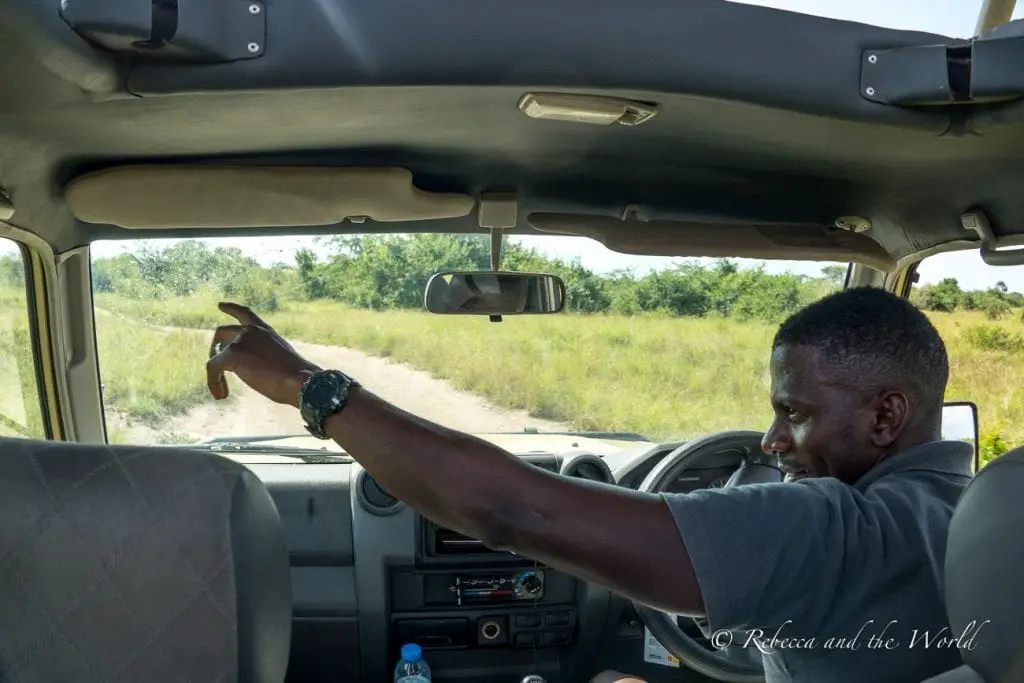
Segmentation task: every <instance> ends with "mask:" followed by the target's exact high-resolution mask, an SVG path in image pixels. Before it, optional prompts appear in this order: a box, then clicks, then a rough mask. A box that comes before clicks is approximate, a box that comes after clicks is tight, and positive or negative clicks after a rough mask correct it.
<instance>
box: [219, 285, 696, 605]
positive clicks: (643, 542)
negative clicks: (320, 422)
mask: <svg viewBox="0 0 1024 683" xmlns="http://www.w3.org/2000/svg"><path fill="white" fill-rule="evenodd" d="M221 310H222V311H224V312H225V313H228V314H229V315H232V316H234V317H235V318H236V319H237V320H238V321H239V323H240V324H239V325H229V326H224V327H221V328H218V330H217V332H216V333H215V334H214V342H213V345H212V346H211V354H210V355H211V358H210V360H209V362H208V364H207V374H208V383H209V387H210V391H211V393H212V394H213V395H214V397H215V398H218V399H222V398H225V397H227V395H228V387H227V382H226V379H225V377H224V373H225V372H226V371H230V372H234V373H235V374H236V375H238V377H239V378H240V379H242V381H244V382H245V383H246V384H248V385H249V386H251V387H252V388H253V389H255V390H257V391H259V392H260V393H262V394H263V395H265V396H267V397H268V398H270V399H271V400H274V401H277V402H278V403H285V404H289V405H293V406H296V407H297V406H298V396H299V391H300V389H301V387H302V384H303V382H304V381H305V379H306V378H307V377H308V376H309V375H310V374H311V373H312V372H315V371H317V370H319V368H318V367H316V366H315V365H313V364H311V363H309V362H308V361H306V360H305V359H303V358H301V357H300V356H299V355H298V354H296V353H295V351H294V350H293V349H292V347H291V346H290V345H289V344H288V343H287V342H286V341H284V340H283V339H282V338H281V337H280V336H278V335H277V334H276V333H275V332H274V331H273V329H272V328H270V326H269V325H267V324H266V323H265V322H264V321H262V320H261V319H260V318H259V317H258V316H256V315H255V314H254V313H252V311H250V310H249V309H247V308H245V307H242V306H238V305H235V304H221ZM326 431H327V433H328V434H329V435H330V436H331V438H332V439H334V440H335V441H337V442H338V444H340V445H341V446H342V447H343V448H344V449H345V450H346V452H348V453H349V454H350V455H351V456H352V457H353V458H355V459H356V461H358V462H359V463H360V464H361V465H362V466H363V467H365V468H366V470H367V471H368V472H369V473H370V474H371V475H372V476H373V478H374V479H376V480H377V481H378V482H379V483H380V484H381V486H383V487H384V488H385V489H387V490H388V491H390V492H391V493H392V494H393V495H395V496H396V497H398V498H399V499H400V500H402V501H404V502H405V503H407V504H408V505H409V506H410V507H412V508H413V509H414V510H416V511H418V512H420V513H421V514H423V515H424V516H426V517H428V518H430V519H432V520H434V521H435V522H437V523H439V524H443V525H444V526H446V527H449V528H451V529H453V530H455V531H458V532H460V533H464V534H466V535H468V536H471V537H474V538H477V539H480V540H481V541H483V542H484V543H486V544H487V545H489V546H491V547H493V548H497V549H502V550H509V551H512V552H515V553H517V554H519V555H523V556H525V557H530V558H532V559H535V560H538V561H540V562H544V563H545V564H547V565H549V566H551V567H553V568H555V569H560V570H562V571H565V572H567V573H569V574H572V575H574V576H577V577H580V578H583V579H586V580H589V581H592V582H594V583H597V584H600V585H602V586H605V587H606V588H608V589H610V590H612V591H614V592H616V593H618V594H620V595H623V596H625V597H628V598H632V599H634V600H637V601H639V602H642V603H644V604H648V605H651V606H653V607H657V608H660V609H663V610H666V611H671V612H675V613H678V614H692V615H700V614H703V613H704V606H703V602H702V599H701V595H700V590H699V588H698V585H697V581H696V578H695V576H694V571H693V567H692V565H691V562H690V558H689V555H688V554H687V550H686V547H685V545H684V544H683V540H682V539H681V537H680V535H679V531H678V529H677V526H676V523H675V521H674V519H673V517H672V514H671V512H670V510H669V508H668V506H667V505H666V504H665V503H664V501H663V500H662V498H661V497H660V496H656V495H652V494H642V493H639V492H637V491H631V490H628V489H622V488H618V487H615V486H607V485H600V484H595V483H592V482H585V481H582V480H578V479H569V478H564V477H558V476H555V475H553V474H550V473H548V472H546V471H543V470H541V469H539V468H535V467H532V466H530V465H528V464H526V463H523V462H522V461H520V460H519V459H518V458H516V457H514V456H513V455H511V454H510V453H508V452H506V451H505V450H503V449H501V448H499V447H497V446H495V445H493V444H491V443H489V442H486V441H484V440H482V439H478V438H476V437H473V436H470V435H468V434H463V433H461V432H457V431H454V430H451V429H446V428H445V427H442V426H440V425H437V424H434V423H432V422H429V421H426V420H423V419H421V418H418V417H416V416H415V415H411V414H409V413H407V412H405V411H403V410H401V409H400V408H397V407H396V406H394V405H391V404H390V403H388V402H386V401H384V400H382V399H380V398H378V397H377V396H374V395H373V394H372V393H371V392H369V391H367V390H366V389H363V388H353V390H352V391H351V393H350V396H349V400H348V404H347V405H346V407H345V408H344V409H343V410H342V411H341V412H339V413H336V414H335V415H333V416H332V417H331V418H329V419H328V421H327V423H326Z"/></svg>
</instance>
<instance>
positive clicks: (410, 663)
mask: <svg viewBox="0 0 1024 683" xmlns="http://www.w3.org/2000/svg"><path fill="white" fill-rule="evenodd" d="M395 683H430V666H429V665H428V664H427V662H426V661H425V660H424V659H423V650H421V649H420V646H419V645H417V644H416V643H406V644H405V645H403V646H402V659H401V660H400V661H399V662H398V664H397V665H396V666H395Z"/></svg>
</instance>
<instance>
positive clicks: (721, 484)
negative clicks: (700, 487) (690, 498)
mask: <svg viewBox="0 0 1024 683" xmlns="http://www.w3.org/2000/svg"><path fill="white" fill-rule="evenodd" d="M727 481H729V477H721V478H719V479H715V480H714V481H713V482H711V483H710V484H708V488H709V489H721V488H725V483H726V482H727Z"/></svg>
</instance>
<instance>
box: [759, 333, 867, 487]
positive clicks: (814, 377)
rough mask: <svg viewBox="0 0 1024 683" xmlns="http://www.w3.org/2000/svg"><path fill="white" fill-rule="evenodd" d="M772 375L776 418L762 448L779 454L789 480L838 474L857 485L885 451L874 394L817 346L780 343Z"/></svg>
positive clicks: (773, 360) (835, 475) (837, 476)
mask: <svg viewBox="0 0 1024 683" xmlns="http://www.w3.org/2000/svg"><path fill="white" fill-rule="evenodd" d="M771 379H772V386H771V402H772V408H773V410H774V414H775V417H774V419H773V420H772V424H771V426H770V427H769V429H768V431H767V432H766V433H765V436H764V439H763V440H762V443H761V446H762V448H763V449H764V450H765V451H766V452H769V453H770V452H773V451H774V452H777V453H778V454H779V461H780V464H781V466H782V469H783V471H784V472H785V473H786V481H797V480H799V479H803V478H806V477H835V478H837V479H839V480H841V481H845V482H846V483H849V484H852V483H854V482H855V481H857V479H859V478H860V477H861V476H862V475H863V474H864V473H865V472H867V470H868V469H870V468H871V467H872V465H873V464H874V463H875V462H876V461H877V460H878V458H879V457H880V456H881V455H882V454H883V453H884V448H879V444H878V443H877V442H878V439H877V434H876V433H877V419H876V418H877V406H876V405H875V402H874V401H873V400H872V397H865V395H864V390H863V388H862V387H858V386H856V385H855V383H854V381H853V380H852V379H851V373H850V372H849V371H846V372H844V371H843V370H842V369H841V368H835V367H832V366H829V365H828V363H827V362H826V361H825V359H824V358H823V357H822V354H821V353H820V352H819V351H818V350H817V349H813V348H810V347H803V346H797V347H786V346H780V347H776V348H775V349H774V350H773V351H772V358H771Z"/></svg>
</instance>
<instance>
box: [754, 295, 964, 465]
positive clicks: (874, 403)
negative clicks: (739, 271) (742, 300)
mask: <svg viewBox="0 0 1024 683" xmlns="http://www.w3.org/2000/svg"><path fill="white" fill-rule="evenodd" d="M771 378H772V388H771V400H772V406H773V409H774V412H775V417H774V419H773V421H772V424H771V427H770V428H769V429H768V432H767V433H766V434H765V437H764V441H763V443H762V446H763V448H764V449H765V450H766V451H769V452H770V451H776V452H778V453H779V456H780V460H781V462H782V464H783V469H784V470H786V471H787V474H788V475H789V476H788V477H787V478H788V479H791V480H792V479H797V478H802V477H804V476H810V477H824V476H831V477H836V478H837V479H840V480H842V481H845V482H847V483H853V482H855V481H857V480H858V479H859V478H860V477H861V476H863V475H864V473H865V472H867V471H868V470H869V469H871V468H872V467H873V466H874V465H875V464H877V463H878V462H879V461H880V460H882V459H883V458H885V457H887V456H888V455H890V454H892V453H895V452H897V451H899V450H901V449H903V448H905V447H907V446H911V445H913V444H915V443H920V442H923V441H928V440H932V439H938V438H939V434H940V431H941V420H942V403H943V399H944V394H945V390H946V382H947V381H948V379H949V359H948V357H947V355H946V346H945V344H943V342H942V339H941V338H940V337H939V334H938V332H937V331H936V329H935V327H934V326H933V325H932V324H931V322H929V320H928V318H926V317H925V316H924V314H923V313H921V312H920V311H919V310H917V309H916V308H915V307H914V306H913V305H912V304H911V303H910V302H908V301H906V300H905V299H902V298H900V297H897V296H895V295H893V294H890V293H888V292H886V291H884V290H881V289H878V288H875V287H860V288H854V289H847V290H844V291H842V292H839V293H838V294H833V295H831V296H828V297H826V298H824V299H821V300H820V301H818V302H816V303H813V304H811V305H810V306H807V307H806V308H804V309H803V310H801V311H798V312H797V313H795V314H794V315H792V316H791V317H790V318H789V319H788V320H786V322H784V323H783V324H782V326H781V327H780V328H779V330H778V332H777V333H776V335H775V340H774V342H773V344H772V356H771Z"/></svg>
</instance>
